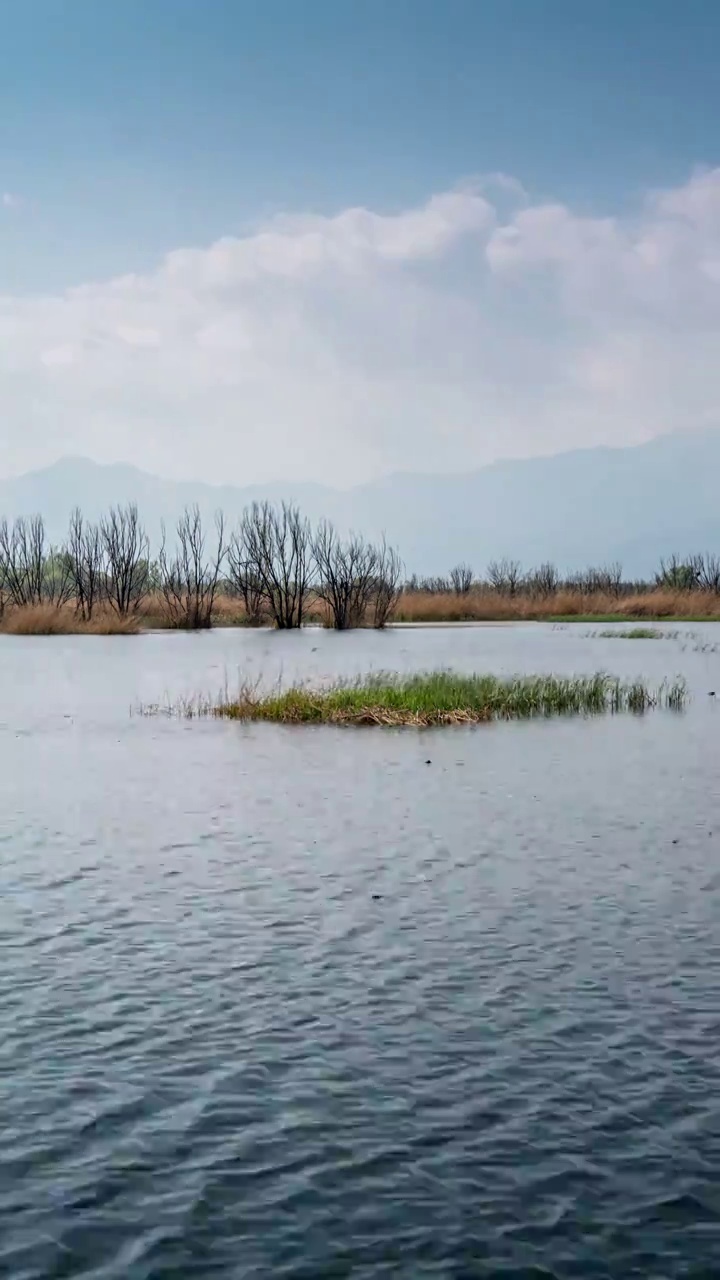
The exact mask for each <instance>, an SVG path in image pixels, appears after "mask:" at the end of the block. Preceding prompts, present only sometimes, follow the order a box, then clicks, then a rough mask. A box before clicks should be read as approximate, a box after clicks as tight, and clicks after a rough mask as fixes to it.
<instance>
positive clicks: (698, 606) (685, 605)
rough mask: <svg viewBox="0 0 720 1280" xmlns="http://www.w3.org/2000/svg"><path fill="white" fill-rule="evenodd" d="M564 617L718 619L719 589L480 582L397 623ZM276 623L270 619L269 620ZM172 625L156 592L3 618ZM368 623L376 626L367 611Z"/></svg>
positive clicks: (231, 610)
mask: <svg viewBox="0 0 720 1280" xmlns="http://www.w3.org/2000/svg"><path fill="white" fill-rule="evenodd" d="M559 618H567V619H570V620H572V619H573V618H574V619H577V620H578V621H579V620H582V619H588V620H596V621H603V620H606V621H611V620H613V619H617V620H620V621H622V620H623V619H648V618H662V619H678V620H683V619H686V620H692V621H702V620H703V619H708V620H712V619H717V620H720V596H718V595H715V594H714V593H713V592H709V591H707V592H704V591H667V590H661V589H658V590H655V591H648V592H645V593H643V594H639V595H632V596H622V597H620V598H618V597H616V596H610V595H599V594H595V595H584V594H583V593H582V592H579V591H558V592H557V593H556V594H555V595H553V596H547V597H544V598H538V597H535V596H530V595H527V594H522V593H518V594H517V595H516V596H514V597H510V596H505V595H500V594H499V593H498V592H496V591H491V590H488V589H483V588H474V589H473V590H472V591H470V592H469V593H468V594H467V595H455V594H454V593H453V592H450V591H448V592H442V593H437V594H431V593H430V592H421V591H417V592H406V593H404V594H403V595H402V596H401V597H400V601H399V603H398V608H397V612H396V614H395V619H394V620H395V621H396V622H428V623H433V622H435V623H443V622H446V623H449V622H521V621H535V620H537V621H543V620H544V621H548V620H553V619H559ZM305 621H306V623H314V624H315V625H320V626H329V625H331V620H330V615H329V611H328V608H327V606H326V605H325V604H324V603H323V601H321V600H318V599H317V598H315V597H313V596H310V597H309V598H308V603H307V610H306V614H305ZM264 624H265V625H270V620H269V619H267V618H266V619H264ZM170 625H171V623H170V621H169V619H168V616H167V612H166V610H165V609H164V607H163V601H162V598H161V597H160V596H150V597H148V599H147V600H145V601H144V603H143V606H142V608H141V609H140V610H139V612H138V613H137V614H135V615H134V616H132V617H130V618H118V616H117V614H116V613H115V612H114V611H113V610H112V609H111V608H109V606H107V605H105V606H100V607H97V608H96V609H95V611H94V613H93V618H92V621H91V622H84V621H83V619H82V617H81V616H80V614H79V613H77V611H76V609H75V607H74V605H73V604H67V605H62V606H61V607H59V608H58V607H57V606H55V605H50V604H43V605H27V606H24V607H22V608H12V607H10V606H8V607H7V608H6V609H5V612H4V614H3V615H2V616H1V617H0V632H5V633H6V634H8V635H25V636H30V635H45V636H50V635H98V636H102V635H105V636H109V635H135V634H137V633H138V632H141V631H147V630H155V629H157V630H164V629H167V628H169V627H170ZM248 625H249V623H248V618H247V615H246V612H245V609H244V606H243V604H242V601H240V600H237V599H234V598H232V597H230V596H218V597H217V599H216V601H215V607H214V609H213V626H214V627H244V626H248ZM367 625H372V622H371V619H370V617H368V620H367Z"/></svg>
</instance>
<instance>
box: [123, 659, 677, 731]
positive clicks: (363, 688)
mask: <svg viewBox="0 0 720 1280" xmlns="http://www.w3.org/2000/svg"><path fill="white" fill-rule="evenodd" d="M686 698H687V689H686V686H685V683H684V681H683V680H680V679H677V680H674V681H672V682H664V683H663V684H661V685H660V686H659V687H657V688H654V689H653V688H650V687H649V686H648V685H646V684H645V683H644V682H643V681H642V680H635V681H630V682H623V681H620V680H618V679H616V678H615V677H613V676H608V675H605V674H603V673H599V674H597V675H593V676H571V677H561V676H513V677H510V678H502V677H498V676H492V675H459V674H454V673H453V672H449V671H438V672H429V673H425V674H418V675H407V676H397V675H390V674H378V675H373V676H369V677H365V678H363V679H359V680H356V681H353V682H351V683H345V682H343V683H337V684H333V685H329V686H327V687H325V688H311V687H310V686H305V685H296V686H293V687H292V688H289V689H285V690H282V689H277V690H276V691H274V692H269V693H268V692H263V691H262V690H261V689H260V688H259V686H258V685H254V686H250V685H248V686H244V687H242V688H241V689H240V691H239V692H238V694H237V695H236V696H235V697H232V698H231V697H228V694H227V691H226V692H225V693H224V694H223V695H221V696H220V697H219V698H216V699H212V698H191V699H182V700H180V701H178V702H175V703H171V702H168V703H167V704H165V705H161V704H157V705H154V706H147V707H141V708H140V711H141V713H142V714H145V715H158V714H165V715H177V716H181V717H185V718H189V719H194V718H196V717H204V716H215V717H220V718H223V719H228V720H242V721H251V720H252V721H267V722H271V723H275V724H343V725H388V726H397V725H415V726H418V727H426V726H431V725H450V724H480V723H483V722H487V721H492V720H527V719H533V718H535V717H549V716H565V715H599V714H601V713H603V712H609V713H611V714H616V713H619V712H623V711H629V712H633V713H636V714H638V713H642V712H645V711H648V710H650V709H651V708H654V707H666V708H669V709H672V710H680V709H682V707H683V706H684V704H685V701H686Z"/></svg>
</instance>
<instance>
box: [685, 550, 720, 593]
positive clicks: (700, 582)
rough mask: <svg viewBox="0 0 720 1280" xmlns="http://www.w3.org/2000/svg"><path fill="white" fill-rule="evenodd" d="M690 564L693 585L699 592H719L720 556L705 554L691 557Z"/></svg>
mask: <svg viewBox="0 0 720 1280" xmlns="http://www.w3.org/2000/svg"><path fill="white" fill-rule="evenodd" d="M691 564H692V568H693V573H694V577H695V583H696V585H697V586H698V587H699V588H700V590H701V591H714V592H715V593H716V594H717V593H718V592H720V556H714V555H711V554H710V553H709V552H705V553H704V554H700V555H697V556H693V557H692V560H691Z"/></svg>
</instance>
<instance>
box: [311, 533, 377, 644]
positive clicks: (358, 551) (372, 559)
mask: <svg viewBox="0 0 720 1280" xmlns="http://www.w3.org/2000/svg"><path fill="white" fill-rule="evenodd" d="M312 553H313V558H314V561H315V567H316V569H317V580H316V583H315V590H316V591H317V594H318V595H319V597H320V599H321V600H324V601H325V603H326V604H327V605H328V606H329V608H330V611H331V614H332V619H333V626H334V628H335V630H336V631H346V630H348V629H349V628H351V627H358V626H360V625H361V623H362V621H363V619H364V617H365V612H366V609H367V608H368V605H369V604H370V601H371V599H372V596H373V592H374V590H375V587H376V584H377V581H378V578H379V576H380V571H381V569H382V564H381V553H380V552H379V551H378V550H377V549H376V548H375V547H373V546H371V545H370V543H368V542H365V540H364V539H363V538H360V537H357V536H355V535H353V534H351V535H350V537H349V538H348V539H347V541H345V542H343V541H342V540H341V539H340V538H339V537H338V534H337V532H336V531H335V529H334V527H333V525H332V524H330V523H329V522H328V521H327V520H323V521H322V522H321V523H320V525H319V527H318V530H317V533H316V534H315V537H314V538H313V544H312Z"/></svg>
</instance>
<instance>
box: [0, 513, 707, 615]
mask: <svg viewBox="0 0 720 1280" xmlns="http://www.w3.org/2000/svg"><path fill="white" fill-rule="evenodd" d="M714 620H717V621H720V557H716V556H714V555H710V554H705V555H694V556H687V557H684V558H683V557H680V556H672V557H670V558H669V559H668V560H665V561H661V562H660V565H659V568H658V570H657V573H656V574H655V575H654V578H653V580H652V581H648V582H639V581H636V582H629V581H626V580H625V579H624V577H623V573H622V568H621V566H620V565H617V564H613V565H609V566H604V567H601V568H591V569H588V570H586V571H585V572H582V573H574V574H566V575H565V576H564V577H563V576H561V574H560V573H559V571H558V570H557V569H556V567H555V566H554V565H552V564H543V565H540V566H539V567H538V568H535V569H531V570H529V571H524V570H523V569H522V567H521V566H520V564H519V563H518V562H517V561H514V560H500V561H491V562H490V563H489V564H488V566H487V568H486V569H485V571H484V572H483V573H482V574H480V575H478V574H476V572H475V571H474V570H473V568H472V567H471V566H470V565H468V564H460V565H456V566H455V567H454V568H453V569H452V570H451V571H450V572H449V574H448V575H447V576H446V577H440V578H438V577H436V578H419V577H417V576H413V577H411V578H409V579H407V578H405V576H404V568H403V564H402V560H401V558H400V555H399V553H398V552H397V551H396V550H395V549H394V548H392V547H390V546H388V544H387V543H386V542H385V540H384V539H382V538H381V539H380V540H378V541H377V542H370V541H368V540H367V539H365V538H363V537H362V536H359V535H354V534H351V535H349V536H347V537H345V536H343V535H341V534H340V533H338V531H337V530H336V529H335V528H334V527H333V526H332V525H331V524H329V523H328V522H327V521H321V522H320V523H319V524H318V525H317V526H311V524H310V523H309V521H308V520H306V519H305V518H304V517H303V516H302V514H301V513H300V511H299V510H298V509H297V508H296V507H293V506H290V505H288V504H281V505H280V506H272V505H270V504H268V503H264V504H255V505H253V506H252V507H250V508H248V509H247V510H246V511H245V512H244V513H243V516H242V517H241V519H240V521H239V523H238V525H237V527H236V528H235V529H234V530H232V531H228V530H227V528H226V523H225V520H224V518H223V516H222V514H221V513H219V512H218V513H217V514H216V517H215V520H214V523H213V525H212V527H209V526H208V525H207V522H205V523H204V522H203V518H202V516H201V514H200V512H199V510H198V508H197V507H194V508H188V509H186V510H185V512H184V513H183V515H182V516H181V518H180V519H179V520H178V522H177V524H176V526H175V528H174V530H172V532H171V534H168V531H167V530H166V528H165V527H164V526H162V527H161V531H160V539H159V541H158V542H157V544H156V550H155V551H154V552H153V551H152V550H151V541H150V537H149V535H148V533H147V531H146V529H145V526H144V525H143V524H142V521H141V519H140V515H139V513H138V510H137V507H135V506H134V505H132V504H130V505H128V506H125V507H113V508H111V510H110V511H109V512H108V514H107V515H106V516H104V517H103V518H102V519H101V520H99V521H98V522H97V523H92V522H89V521H87V520H86V519H85V518H84V517H83V515H82V513H81V512H80V511H78V510H76V511H74V512H73V514H72V516H71V519H70V525H69V529H68V534H67V538H66V539H65V541H64V542H63V544H62V545H60V546H53V545H51V544H50V543H49V541H48V538H47V536H46V532H45V525H44V522H43V519H42V517H41V516H34V517H31V518H19V519H17V520H15V521H14V522H12V523H10V522H8V521H7V520H6V519H0V632H5V633H8V634H13V635H69V634H88V635H135V634H138V633H140V632H143V631H148V630H157V629H171V630H183V631H197V630H206V629H209V628H211V627H223V626H225V627H227V626H269V627H275V628H276V629H278V630H291V629H296V628H299V627H302V626H304V625H315V626H322V627H328V628H333V629H335V630H338V631H344V630H351V629H354V628H357V627H374V628H376V629H383V628H384V627H386V626H388V625H390V624H391V623H393V622H395V623H416V624H423V623H425V624H430V623H435V624H444V623H481V622H531V621H538V622H597V623H602V622H605V623H610V622H619V623H626V624H627V623H629V622H633V621H635V622H650V621H655V622H661V621H683V622H699V621H714ZM641 632H642V628H639V629H638V630H637V633H636V637H635V638H638V639H640V638H650V637H649V636H648V635H647V634H645V635H641Z"/></svg>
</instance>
